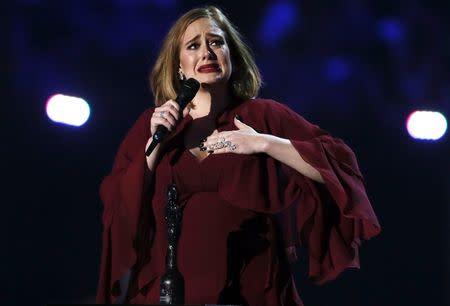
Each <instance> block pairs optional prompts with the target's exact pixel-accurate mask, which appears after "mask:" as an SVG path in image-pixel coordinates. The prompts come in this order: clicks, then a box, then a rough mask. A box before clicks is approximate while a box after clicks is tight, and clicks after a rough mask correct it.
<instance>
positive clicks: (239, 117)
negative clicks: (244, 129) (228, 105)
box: [234, 115, 243, 122]
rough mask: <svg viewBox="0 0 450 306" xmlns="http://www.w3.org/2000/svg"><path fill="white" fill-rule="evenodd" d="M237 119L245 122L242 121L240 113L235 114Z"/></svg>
mask: <svg viewBox="0 0 450 306" xmlns="http://www.w3.org/2000/svg"><path fill="white" fill-rule="evenodd" d="M234 117H235V118H236V119H237V120H239V121H241V122H243V121H242V117H241V116H239V115H236V116H234Z"/></svg>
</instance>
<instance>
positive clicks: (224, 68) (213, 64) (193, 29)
mask: <svg viewBox="0 0 450 306" xmlns="http://www.w3.org/2000/svg"><path fill="white" fill-rule="evenodd" d="M180 67H181V70H182V72H183V74H184V75H185V76H186V78H188V79H189V78H194V79H196V80H197V81H199V82H200V83H203V84H210V85H214V84H226V83H227V82H228V80H229V79H230V76H231V71H232V66H231V59H230V49H229V48H228V44H227V42H226V41H225V33H224V32H223V31H222V30H221V29H220V28H219V27H218V26H217V25H216V23H215V22H214V21H212V20H210V19H208V18H201V19H198V20H196V21H194V22H193V23H191V24H190V25H189V26H188V27H187V29H186V31H185V32H184V35H183V37H182V38H181V46H180Z"/></svg>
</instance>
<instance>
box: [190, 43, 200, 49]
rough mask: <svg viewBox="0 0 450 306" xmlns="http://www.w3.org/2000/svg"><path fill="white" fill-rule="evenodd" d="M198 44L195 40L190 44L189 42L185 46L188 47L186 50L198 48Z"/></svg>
mask: <svg viewBox="0 0 450 306" xmlns="http://www.w3.org/2000/svg"><path fill="white" fill-rule="evenodd" d="M198 46H199V44H198V43H196V42H194V43H192V44H189V45H188V46H187V48H188V50H195V49H197V48H198Z"/></svg>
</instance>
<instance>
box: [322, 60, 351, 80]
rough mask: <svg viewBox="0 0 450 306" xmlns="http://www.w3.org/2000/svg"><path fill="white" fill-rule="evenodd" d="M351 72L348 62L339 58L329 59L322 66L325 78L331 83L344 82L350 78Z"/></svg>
mask: <svg viewBox="0 0 450 306" xmlns="http://www.w3.org/2000/svg"><path fill="white" fill-rule="evenodd" d="M351 70H352V69H351V65H350V63H349V62H348V60H347V59H345V58H342V57H339V56H333V57H330V58H329V59H328V60H327V61H326V62H325V63H324V66H323V73H324V75H325V78H326V79H327V80H329V81H332V82H337V81H344V80H346V79H347V78H348V77H349V76H350V74H351Z"/></svg>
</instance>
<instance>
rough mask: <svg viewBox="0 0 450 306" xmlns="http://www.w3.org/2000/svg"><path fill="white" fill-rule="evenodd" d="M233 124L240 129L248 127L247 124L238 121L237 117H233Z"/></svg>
mask: <svg viewBox="0 0 450 306" xmlns="http://www.w3.org/2000/svg"><path fill="white" fill-rule="evenodd" d="M234 125H235V126H236V127H237V128H238V129H240V130H241V129H244V128H249V126H248V125H247V124H245V123H244V122H242V121H240V120H239V119H238V118H237V117H234Z"/></svg>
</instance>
